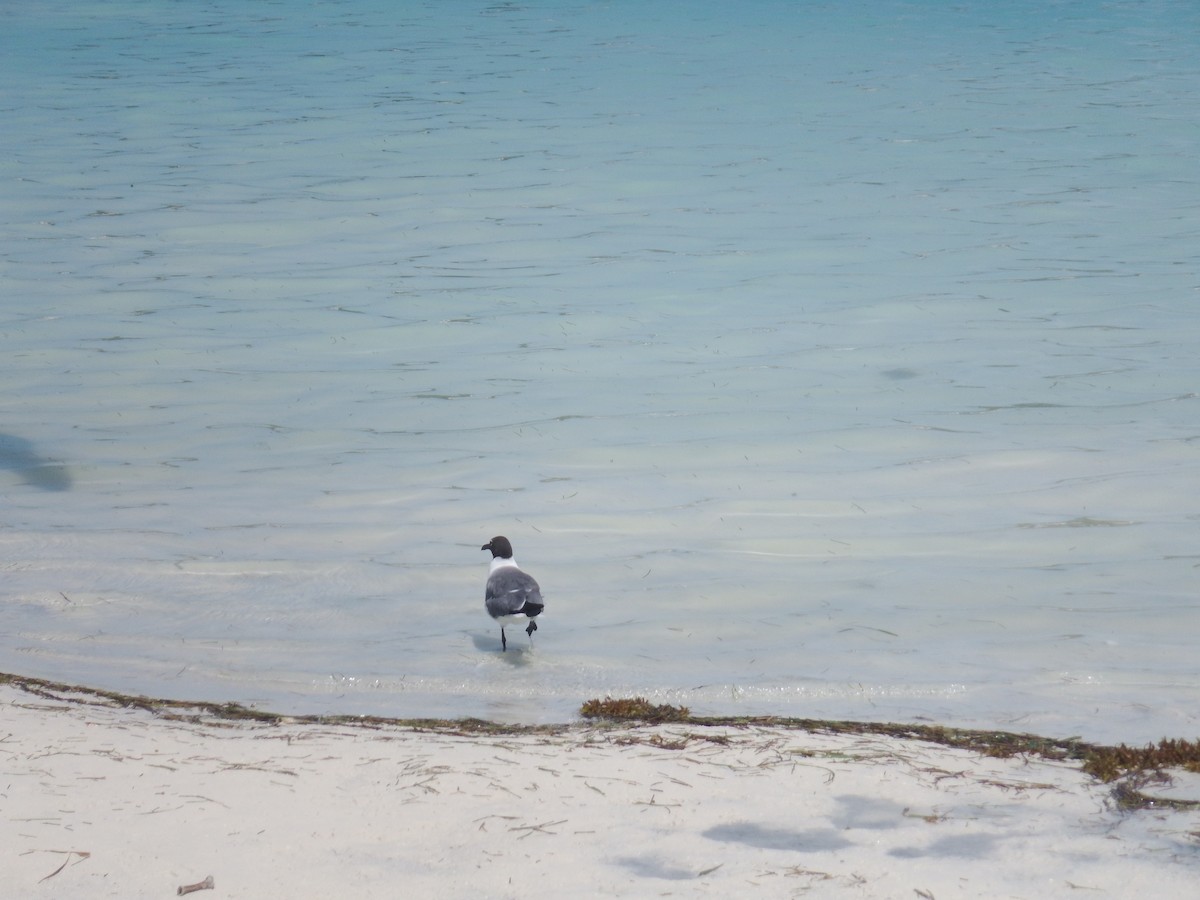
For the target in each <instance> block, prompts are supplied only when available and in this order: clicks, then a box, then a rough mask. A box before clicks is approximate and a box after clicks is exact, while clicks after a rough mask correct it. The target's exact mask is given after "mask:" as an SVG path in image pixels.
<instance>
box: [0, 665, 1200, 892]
mask: <svg viewBox="0 0 1200 900" xmlns="http://www.w3.org/2000/svg"><path fill="white" fill-rule="evenodd" d="M0 710H2V712H0V716H2V718H0V804H2V805H0V847H2V848H3V850H2V851H0V852H2V853H3V863H2V867H3V871H4V873H5V874H4V878H3V881H2V883H0V894H2V895H3V896H5V897H22V898H34V897H71V898H81V900H82V898H90V897H122V898H131V897H167V896H174V895H175V894H176V891H177V889H178V888H179V886H181V885H185V884H193V883H196V882H200V881H202V880H203V879H205V878H206V877H207V876H212V879H213V885H214V886H213V889H212V890H211V891H204V892H200V893H197V894H196V895H195V897H196V898H197V900H209V898H213V900H216V898H235V897H236V898H254V900H270V898H280V900H284V898H286V900H297V898H325V897H335V896H336V897H356V898H372V897H399V896H407V897H472V898H480V897H547V898H549V897H554V898H561V897H567V896H620V897H652V896H653V897H658V896H675V897H693V896H695V897H699V896H721V897H736V896H751V895H753V896H769V897H791V896H806V897H841V896H846V897H870V898H874V897H880V898H904V897H926V898H937V900H946V898H951V897H987V898H994V897H1005V898H1008V897H1019V898H1030V900H1033V898H1048V897H1073V898H1078V897H1087V898H1104V897H1129V898H1132V897H1143V896H1153V897H1180V898H1182V897H1192V896H1195V891H1196V885H1197V884H1198V883H1200V839H1198V833H1200V813H1197V812H1194V811H1192V812H1180V811H1170V810H1162V811H1158V810H1150V811H1137V812H1122V811H1120V810H1118V809H1117V808H1116V806H1115V804H1114V803H1113V802H1112V788H1111V786H1110V785H1103V784H1099V783H1097V782H1096V781H1095V780H1094V779H1092V778H1090V777H1088V776H1086V775H1084V774H1083V773H1081V772H1080V771H1079V768H1078V765H1077V764H1072V763H1060V762H1047V761H1045V760H1041V759H1024V758H1016V759H1007V760H1005V759H993V758H987V757H982V756H980V755H978V754H976V753H972V752H966V751H961V750H952V749H947V748H944V747H940V746H936V745H932V744H927V743H921V742H915V741H903V740H896V739H890V738H880V737H875V736H871V737H864V736H847V735H823V734H812V733H807V732H803V731H798V730H789V729H783V728H757V727H751V728H744V729H743V728H731V727H720V728H697V727H696V726H693V725H686V726H685V725H673V726H656V727H615V728H605V727H598V726H592V725H578V726H572V727H567V728H563V729H560V730H557V731H554V732H552V733H545V734H519V735H498V736H497V735H488V736H477V735H471V736H467V735H461V734H452V733H445V732H442V731H419V730H415V729H412V728H401V727H395V726H387V727H378V728H376V727H366V726H361V727H360V726H353V727H350V726H336V727H335V726H319V725H311V724H282V725H264V724H229V723H220V722H216V721H204V722H194V721H180V720H172V719H167V718H163V717H161V716H158V715H156V714H154V713H152V712H149V711H146V710H139V709H127V708H121V707H119V706H116V705H115V704H112V703H110V702H108V701H106V700H103V699H99V698H96V697H94V696H91V695H89V694H73V693H66V692H62V691H58V692H54V693H52V694H51V695H49V696H42V695H38V694H32V693H29V692H27V691H25V690H22V689H19V688H16V687H13V686H3V687H0Z"/></svg>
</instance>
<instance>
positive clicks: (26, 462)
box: [0, 433, 71, 491]
mask: <svg viewBox="0 0 1200 900" xmlns="http://www.w3.org/2000/svg"><path fill="white" fill-rule="evenodd" d="M0 468H4V469H11V470H12V471H13V472H16V473H17V475H19V476H20V478H21V480H22V481H24V482H25V483H26V484H28V485H32V486H33V487H36V488H41V489H42V490H43V491H68V490H70V489H71V473H70V471H69V470H68V469H67V467H66V466H64V465H62V464H60V463H56V462H54V461H52V460H49V459H46V458H45V457H44V456H42V455H40V454H39V453H38V452H37V450H35V449H34V446H33V444H31V443H30V442H29V441H27V440H25V438H20V437H17V436H16V435H12V434H2V433H0Z"/></svg>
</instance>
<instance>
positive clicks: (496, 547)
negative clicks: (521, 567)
mask: <svg viewBox="0 0 1200 900" xmlns="http://www.w3.org/2000/svg"><path fill="white" fill-rule="evenodd" d="M479 549H480V550H491V551H492V559H495V558H496V557H500V558H501V559H512V544H510V543H509V542H508V538H506V537H501V536H499V535H498V536H496V537H494V538H492V539H491V540H490V541H488V542H487V543H486V544H484V545H483V546H482V547H480V548H479Z"/></svg>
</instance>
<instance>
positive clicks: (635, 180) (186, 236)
mask: <svg viewBox="0 0 1200 900" xmlns="http://www.w3.org/2000/svg"><path fill="white" fill-rule="evenodd" d="M2 16H3V24H4V27H3V28H2V29H0V31H2V32H3V34H4V35H5V37H3V38H0V41H3V42H4V43H5V45H6V46H5V47H4V48H3V49H4V53H3V54H0V59H3V60H4V62H3V63H0V65H3V66H4V69H5V82H6V84H7V85H8V88H7V89H6V91H5V93H4V96H3V99H2V100H0V103H2V104H3V111H4V117H5V121H6V123H8V124H7V126H6V128H5V130H4V133H3V134H0V148H2V149H3V153H0V171H2V172H3V174H4V184H5V186H6V190H5V203H4V207H3V208H4V212H3V218H2V220H0V221H2V227H3V236H4V240H3V245H2V249H0V267H2V268H0V272H2V279H3V281H2V282H0V283H2V284H3V286H4V291H3V293H4V296H5V298H6V299H5V301H4V303H3V319H2V328H3V334H4V338H5V345H6V348H7V353H6V354H5V355H4V358H3V360H0V378H2V379H3V382H2V383H3V385H4V392H3V396H4V401H3V403H4V405H3V413H4V415H3V419H0V432H2V434H0V490H3V496H4V499H5V506H6V510H7V515H6V516H5V517H4V521H3V524H2V526H0V551H2V553H3V556H2V560H3V569H4V578H3V581H2V583H0V595H2V596H3V600H4V603H3V606H2V607H0V669H2V670H4V671H15V672H21V673H23V674H30V675H37V676H41V677H49V678H55V679H62V680H69V681H82V682H86V683H88V684H91V685H95V686H103V687H109V688H114V689H120V690H129V691H139V692H145V693H150V694H156V695H162V694H167V695H171V696H179V697H206V698H219V699H237V700H241V701H245V702H252V703H259V704H262V705H265V706H269V707H271V708H277V709H287V710H294V711H304V712H320V711H330V712H364V713H365V712H370V713H378V714H383V715H394V716H418V715H448V716H460V715H462V716H466V715H479V716H486V717H489V718H498V719H507V720H519V721H547V720H563V719H566V718H569V717H570V716H571V715H573V714H574V712H575V711H576V710H577V709H578V706H579V703H580V702H581V701H582V700H584V699H587V698H589V697H593V696H599V695H603V694H605V693H607V692H633V693H638V694H643V695H646V696H649V697H653V698H658V699H666V700H670V701H671V702H676V703H684V704H686V705H688V706H690V707H691V708H692V709H693V710H694V711H696V712H701V713H738V712H746V713H778V714H782V715H802V716H824V717H833V718H871V719H905V720H907V719H932V720H936V721H941V722H946V723H950V724H958V725H966V726H982V727H1003V728H1008V729H1016V730H1030V731H1041V732H1045V733H1053V734H1056V735H1068V734H1080V735H1084V736H1086V737H1089V738H1092V739H1098V740H1107V739H1113V740H1126V741H1141V740H1153V739H1157V738H1159V737H1162V736H1164V735H1172V736H1195V735H1196V734H1197V733H1200V714H1198V713H1197V710H1200V676H1198V674H1197V670H1196V663H1195V650H1194V647H1195V633H1196V626H1197V625H1198V624H1200V617H1198V613H1200V601H1198V600H1197V597H1196V590H1195V584H1196V574H1197V567H1198V566H1200V551H1197V549H1196V547H1197V541H1196V537H1197V524H1198V519H1200V514H1198V513H1197V510H1196V505H1195V497H1196V496H1197V488H1200V460H1198V457H1197V452H1198V451H1197V447H1198V444H1200V424H1198V412H1200V404H1198V397H1200V395H1198V393H1197V390H1198V389H1197V385H1200V377H1198V375H1200V373H1198V369H1200V364H1198V363H1197V359H1200V327H1197V326H1198V324H1200V312H1197V300H1198V298H1197V292H1198V291H1197V287H1198V282H1197V276H1196V271H1197V266H1196V263H1197V253H1196V250H1195V247H1196V246H1197V240H1196V239H1197V234H1198V232H1200V227H1198V225H1200V179H1198V178H1197V175H1196V171H1195V163H1194V143H1195V142H1194V138H1195V122H1196V114H1197V107H1196V101H1195V98H1196V97H1197V96H1200V93H1198V89H1200V63H1197V62H1196V60H1198V59H1200V56H1198V55H1197V54H1196V52H1195V51H1196V49H1197V47H1196V44H1197V38H1196V36H1197V34H1200V27H1198V26H1200V13H1198V12H1197V11H1194V10H1181V9H1180V8H1179V7H1178V6H1177V5H1174V4H1163V3H1156V2H1146V3H1128V4H1110V5H1106V6H1104V7H1102V8H1100V9H1096V8H1095V7H1094V4H1089V3H1084V2H1082V0H1079V2H1062V3H1055V4H1049V5H1047V4H1032V3H1031V4H1011V5H1007V6H1006V7H1005V9H1004V10H999V9H996V8H993V7H992V6H989V5H985V4H973V3H968V4H960V5H958V6H956V7H955V8H954V9H953V11H945V9H944V6H943V5H942V4H935V3H920V2H907V3H900V2H896V3H882V4H879V3H871V4H867V3H861V4H860V3H851V4H839V5H837V6H829V7H825V6H821V5H807V4H805V5H791V4H764V5H761V6H755V7H754V8H752V9H750V10H749V11H747V10H745V9H738V10H736V11H734V10H732V9H730V8H727V7H726V5H723V4H716V3H688V4H670V3H667V4H654V5H653V6H652V7H649V8H648V7H646V6H645V5H634V4H620V3H617V4H608V5H595V4H532V5H524V4H508V3H501V4H492V5H489V4H488V3H478V4H476V3H454V4H434V3H429V4H425V5H406V6H405V8H404V9H396V8H393V6H392V5H390V4H384V3H380V2H356V3H349V2H346V3H324V4H317V5H312V4H298V3H284V2H279V3H273V4H267V3H264V4H249V5H247V4H231V3H226V2H213V3H209V4H206V5H204V6H191V5H186V6H182V7H181V6H179V5H178V4H173V3H164V2H160V0H144V2H129V3H124V4H89V3H80V2H61V3H50V4H48V5H46V7H45V8H44V9H39V10H36V11H35V10H32V9H30V10H28V11H26V10H23V9H9V10H6V11H5V12H4V13H3V14H2ZM498 533H503V534H506V535H508V536H509V537H510V538H511V539H512V540H513V543H514V545H515V547H516V556H517V559H518V560H519V561H520V562H521V563H522V565H524V566H525V567H526V568H527V569H528V570H529V571H531V572H532V573H533V574H534V575H535V576H536V577H538V579H539V580H540V581H541V583H542V587H543V590H544V593H545V595H546V597H547V601H548V605H547V610H546V613H545V616H544V618H543V619H542V620H540V621H541V629H540V630H539V631H538V632H537V636H536V639H535V640H536V647H535V648H534V649H533V650H532V651H530V650H529V649H528V642H527V641H526V640H525V637H524V635H521V634H517V635H516V637H517V638H518V639H517V640H514V641H512V646H511V647H510V652H509V653H507V654H503V655H502V654H500V653H499V652H498V650H499V635H498V633H497V631H498V629H496V628H495V627H494V626H493V625H492V623H491V622H490V621H488V620H487V619H486V616H485V615H484V613H483V608H482V585H483V580H484V577H485V575H486V571H487V565H486V563H487V559H486V556H487V555H486V554H483V553H481V552H480V551H479V549H478V548H479V547H480V545H481V544H483V543H484V542H486V541H487V540H488V539H489V538H490V537H491V536H492V535H494V534H498Z"/></svg>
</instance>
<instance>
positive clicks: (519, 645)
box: [471, 625, 533, 666]
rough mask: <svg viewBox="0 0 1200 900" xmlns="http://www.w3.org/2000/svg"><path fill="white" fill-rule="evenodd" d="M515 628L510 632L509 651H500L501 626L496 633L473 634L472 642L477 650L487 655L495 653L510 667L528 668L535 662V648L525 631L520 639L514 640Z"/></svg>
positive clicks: (521, 633)
mask: <svg viewBox="0 0 1200 900" xmlns="http://www.w3.org/2000/svg"><path fill="white" fill-rule="evenodd" d="M514 630H515V629H514V628H510V629H509V631H508V650H507V651H501V650H500V626H499V625H497V626H496V630H495V633H491V632H489V633H487V634H472V635H471V640H472V642H474V644H475V649H476V650H481V651H483V652H485V653H495V654H496V656H498V657H500V659H501V660H502V661H503V662H506V663H508V664H509V665H510V666H526V665H529V664H530V663H531V662H533V647H532V646H531V645H530V644H529V643H528V641H527V639H526V637H525V634H524V629H521V632H520V639H519V640H514V639H513V635H512V632H513V631H514Z"/></svg>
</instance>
